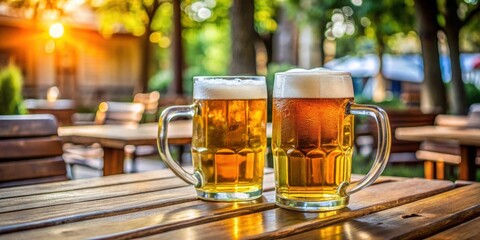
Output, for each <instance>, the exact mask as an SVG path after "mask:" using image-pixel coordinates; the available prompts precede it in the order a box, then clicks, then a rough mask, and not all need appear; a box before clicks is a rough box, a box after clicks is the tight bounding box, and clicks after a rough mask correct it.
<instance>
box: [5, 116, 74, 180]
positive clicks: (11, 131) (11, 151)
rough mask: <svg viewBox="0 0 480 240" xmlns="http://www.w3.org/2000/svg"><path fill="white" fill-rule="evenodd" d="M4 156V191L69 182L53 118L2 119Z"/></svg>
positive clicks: (13, 117)
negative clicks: (25, 186)
mask: <svg viewBox="0 0 480 240" xmlns="http://www.w3.org/2000/svg"><path fill="white" fill-rule="evenodd" d="M0 152H1V153H0V187H12V186H20V185H28V184H37V183H46V182H55V181H63V180H67V172H66V167H65V161H64V160H63V157H62V154H63V151H62V142H61V140H60V138H59V137H58V135H57V120H56V119H55V117H54V116H53V115H50V114H34V115H5V116H0Z"/></svg>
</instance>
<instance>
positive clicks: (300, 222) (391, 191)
mask: <svg viewBox="0 0 480 240" xmlns="http://www.w3.org/2000/svg"><path fill="white" fill-rule="evenodd" d="M452 188H453V183H451V182H447V181H420V180H407V181H401V182H386V183H382V184H378V185H374V186H371V187H368V188H366V189H365V190H363V191H361V192H359V193H357V194H354V195H353V196H352V200H351V202H352V204H350V206H349V208H347V209H344V210H340V211H330V212H324V213H304V212H295V211H290V210H285V209H279V208H275V209H273V210H266V211H262V212H258V213H248V212H247V213H246V215H241V216H238V217H233V218H232V217H228V218H226V219H223V220H219V219H215V220H216V221H215V222H211V223H206V224H201V225H198V224H197V223H196V224H195V225H192V226H188V227H186V226H184V225H182V224H181V221H180V222H179V223H178V224H180V225H178V226H177V227H176V228H178V229H177V230H173V231H168V232H164V231H165V226H162V225H159V226H154V227H149V228H146V229H137V230H126V231H125V232H124V233H117V234H115V235H107V236H104V237H107V238H120V239H122V238H123V237H127V238H130V237H142V236H146V235H150V234H153V233H159V234H157V235H153V236H151V237H152V238H155V239H158V238H162V239H189V238H190V237H192V236H195V238H198V239H211V238H218V239H229V238H230V239H231V238H249V237H259V238H266V239H268V238H272V237H280V236H286V235H289V234H293V233H296V232H298V231H307V230H311V229H314V228H317V227H321V226H326V225H330V224H334V223H337V222H339V221H343V220H346V219H350V218H353V217H359V216H363V215H367V214H370V213H372V212H376V211H381V210H384V209H386V208H391V207H395V206H398V205H401V204H405V203H408V202H412V201H416V200H418V199H420V198H425V197H428V196H431V195H434V194H438V193H440V192H444V191H447V190H449V189H452ZM267 200H268V201H269V202H270V201H273V199H269V198H267ZM272 203H273V202H272ZM171 228H174V227H173V226H171ZM206 229H215V230H214V231H206ZM51 232H52V233H53V232H54V231H51ZM99 238H101V237H99Z"/></svg>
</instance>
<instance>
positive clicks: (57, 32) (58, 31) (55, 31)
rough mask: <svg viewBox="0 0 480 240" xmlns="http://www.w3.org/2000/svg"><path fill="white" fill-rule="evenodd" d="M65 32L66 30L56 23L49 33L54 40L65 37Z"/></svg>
mask: <svg viewBox="0 0 480 240" xmlns="http://www.w3.org/2000/svg"><path fill="white" fill-rule="evenodd" d="M64 31H65V30H64V28H63V25H62V24H61V23H54V24H52V25H51V26H50V29H49V30H48V33H49V34H50V37H52V38H61V37H62V36H63V33H64Z"/></svg>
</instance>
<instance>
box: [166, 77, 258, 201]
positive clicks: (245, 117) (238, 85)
mask: <svg viewBox="0 0 480 240" xmlns="http://www.w3.org/2000/svg"><path fill="white" fill-rule="evenodd" d="M193 100H194V103H193V104H192V105H189V106H172V107H169V108H167V109H165V110H164V111H163V112H162V114H161V117H160V120H159V127H158V149H159V152H160V156H161V158H162V159H163V160H164V162H165V163H166V164H167V165H168V166H169V167H170V169H171V170H172V171H173V172H174V173H175V174H176V175H177V176H178V177H180V178H181V179H183V180H184V181H185V182H187V183H189V184H192V185H194V186H195V188H196V190H197V195H198V196H199V197H200V198H201V199H205V200H214V201H244V200H252V199H255V198H258V197H260V196H261V195H262V184H263V166H264V162H265V149H266V142H267V138H266V119H267V114H266V112H267V87H266V83H265V78H264V77H257V76H253V77H237V76H230V77H194V84H193ZM175 117H191V118H193V120H192V121H193V134H192V144H191V145H192V146H191V152H192V163H193V168H194V172H193V174H191V173H189V172H187V171H185V170H184V169H183V168H182V167H181V166H180V165H179V164H178V163H177V162H176V161H174V160H173V158H172V156H171V154H170V151H169V147H168V137H167V135H168V124H169V122H170V120H171V119H173V118H175Z"/></svg>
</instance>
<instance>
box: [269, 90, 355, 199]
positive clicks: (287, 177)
mask: <svg viewBox="0 0 480 240" xmlns="http://www.w3.org/2000/svg"><path fill="white" fill-rule="evenodd" d="M352 102H353V98H274V99H273V132H272V134H273V135H272V139H273V140H272V150H273V158H274V164H275V174H276V175H275V176H276V184H277V185H276V189H277V190H276V191H277V192H276V193H277V198H283V199H290V200H294V201H295V200H300V201H307V202H308V201H321V200H335V199H338V198H341V197H342V196H340V195H341V194H340V193H339V187H340V186H341V185H342V184H344V183H348V182H350V173H351V164H352V163H351V162H352V143H353V116H352V115H350V114H348V115H347V114H346V113H345V112H346V111H345V109H346V106H347V104H349V103H352Z"/></svg>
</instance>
